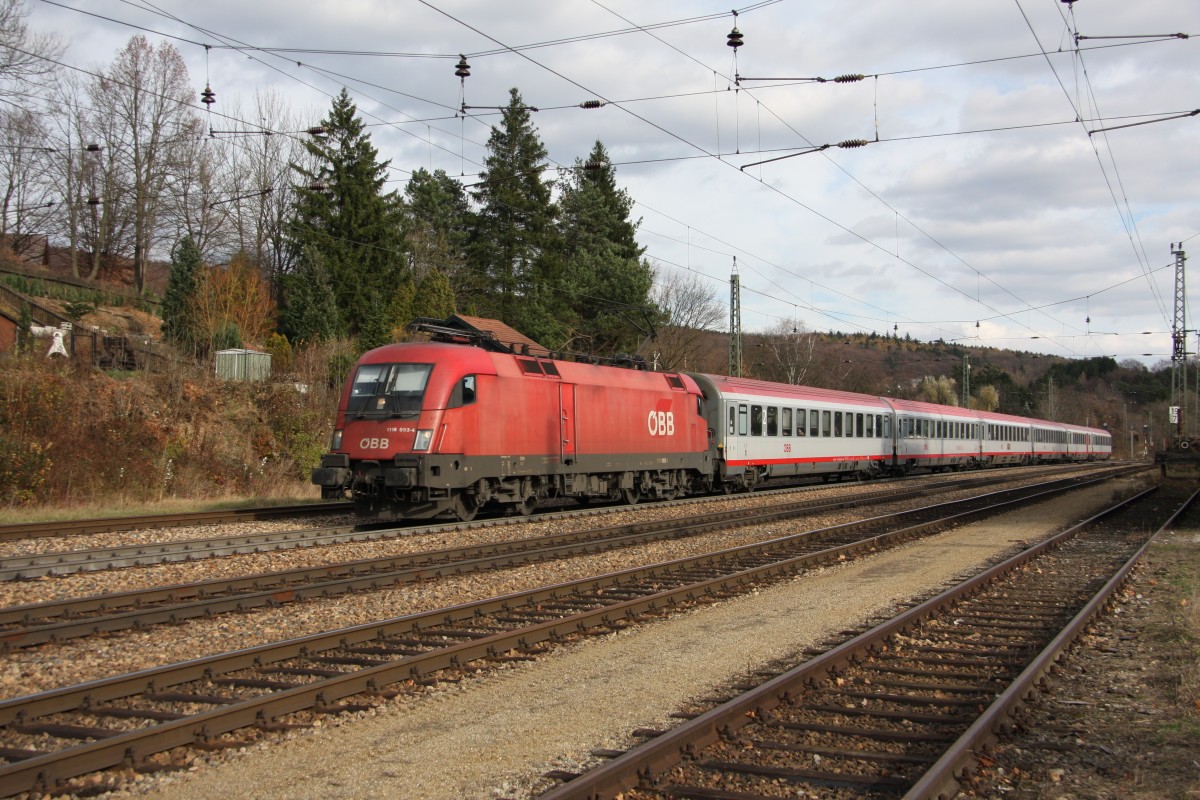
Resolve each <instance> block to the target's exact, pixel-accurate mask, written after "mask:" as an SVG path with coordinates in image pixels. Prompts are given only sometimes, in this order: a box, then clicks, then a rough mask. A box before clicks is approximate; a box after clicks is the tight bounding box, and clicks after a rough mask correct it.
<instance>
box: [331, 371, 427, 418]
mask: <svg viewBox="0 0 1200 800" xmlns="http://www.w3.org/2000/svg"><path fill="white" fill-rule="evenodd" d="M432 371H433V365H432V364H363V365H362V366H360V367H359V368H358V369H357V370H355V372H354V383H353V385H352V386H351V387H350V402H349V404H348V405H347V407H346V412H347V413H349V414H353V415H354V416H358V417H367V416H389V417H415V416H417V415H419V414H420V413H421V401H422V399H424V397H425V384H426V383H427V382H428V381H429V373H430V372H432Z"/></svg>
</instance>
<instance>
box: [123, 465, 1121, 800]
mask: <svg viewBox="0 0 1200 800" xmlns="http://www.w3.org/2000/svg"><path fill="white" fill-rule="evenodd" d="M1118 487H1121V488H1124V489H1126V490H1127V489H1128V487H1129V483H1128V482H1125V481H1122V482H1120V483H1119V484H1117V485H1116V486H1114V485H1105V486H1101V487H1097V488H1093V489H1086V490H1081V491H1078V492H1073V493H1071V494H1069V495H1067V496H1065V497H1062V498H1059V499H1056V500H1054V501H1052V502H1050V503H1044V504H1040V505H1035V506H1030V507H1029V508H1026V509H1024V510H1022V511H1020V512H1014V513H1012V514H1008V515H1006V516H1004V517H1002V518H998V519H997V520H994V521H992V522H988V523H981V524H977V525H971V526H966V527H963V528H960V529H957V530H954V531H951V532H948V533H944V534H941V535H939V536H935V537H931V538H929V539H926V540H922V541H919V542H914V543H911V544H908V545H905V546H903V547H900V548H897V549H895V550H891V551H886V552H883V553H880V554H878V555H875V556H873V557H870V558H865V559H862V560H858V561H854V562H851V563H847V564H845V565H842V566H839V567H836V568H829V569H824V570H820V571H817V572H812V573H808V574H806V575H803V576H801V577H799V578H796V579H793V580H791V581H787V582H785V583H781V584H777V585H774V586H771V587H768V588H765V589H760V590H759V591H757V592H755V593H753V594H750V595H746V596H742V597H739V598H736V599H733V600H729V601H725V602H722V603H720V604H717V605H712V606H706V607H701V608H697V609H694V610H692V611H690V612H687V613H685V614H681V615H679V616H676V617H673V618H670V619H666V620H660V621H657V622H653V623H649V624H646V625H643V626H639V627H637V628H634V629H630V630H626V631H622V632H620V633H616V634H610V635H607V636H603V637H598V638H596V639H592V640H588V641H584V642H582V643H579V644H575V645H572V646H570V647H566V648H562V649H560V650H558V651H556V652H555V653H554V654H552V655H551V656H548V657H545V658H542V659H540V660H538V661H536V662H532V663H527V664H523V665H520V666H515V667H508V668H505V669H502V670H499V671H497V672H495V673H492V674H490V675H489V676H488V677H487V678H486V679H485V680H484V679H481V680H470V681H467V682H465V683H464V684H463V685H461V686H459V687H456V688H446V689H444V690H437V691H433V692H430V693H429V694H427V695H426V696H424V697H420V698H417V699H412V698H408V699H403V700H397V701H396V702H394V703H391V704H389V705H388V706H386V707H384V708H382V709H379V710H377V711H376V712H373V713H368V714H361V715H359V716H358V717H357V718H353V719H352V718H340V719H333V720H327V721H326V722H325V723H324V726H323V727H320V728H313V729H309V730H306V731H302V732H293V733H291V734H287V735H284V736H282V737H278V738H276V739H274V740H272V741H269V742H266V743H263V744H259V745H254V746H251V747H249V748H247V749H246V750H245V751H244V752H230V753H225V754H221V755H217V756H212V757H209V760H210V761H211V762H212V763H208V764H197V765H196V767H194V772H193V773H191V774H188V773H184V774H174V775H167V776H163V777H160V778H157V779H151V778H145V779H142V780H141V782H140V783H139V784H137V785H135V786H134V787H131V788H130V789H129V790H127V791H125V792H121V793H119V794H118V795H115V796H118V797H132V796H138V797H141V796H147V797H155V798H171V799H172V800H175V799H176V798H182V799H184V800H201V799H202V798H213V800H217V799H218V798H219V799H220V800H225V798H228V797H230V796H253V797H256V798H264V799H267V800H270V799H271V798H314V800H315V799H316V798H321V800H328V799H329V798H350V797H354V798H364V797H379V798H384V797H386V798H396V797H404V798H407V799H408V800H434V799H435V798H489V799H492V798H501V797H514V798H524V797H529V796H530V795H531V792H534V791H535V789H536V790H537V791H540V790H541V789H544V788H545V787H546V786H548V784H547V783H546V782H545V781H544V779H542V778H541V777H540V776H541V774H542V773H543V772H545V771H546V770H548V769H553V768H559V769H575V768H578V767H579V766H580V765H582V764H587V763H591V761H592V760H593V759H592V757H591V756H589V755H588V752H589V751H590V750H592V749H594V748H599V747H607V748H623V747H628V746H630V745H631V744H633V743H634V741H633V739H632V738H631V737H630V732H631V731H632V730H634V729H635V728H638V727H651V728H663V727H668V726H669V725H671V724H672V720H671V718H670V714H671V712H672V711H674V710H676V709H678V708H679V707H680V706H682V705H684V704H685V703H686V702H687V701H688V700H689V699H690V698H696V697H702V696H707V695H710V694H714V693H719V691H720V689H721V687H722V686H725V685H729V684H730V683H732V682H735V681H736V680H737V679H738V677H739V676H742V675H745V674H746V673H748V672H751V671H753V670H754V669H756V668H760V667H762V666H764V665H768V664H770V663H771V662H773V661H776V660H778V659H780V658H783V657H786V656H788V655H789V654H792V653H796V652H799V651H801V650H802V649H804V648H805V647H810V646H815V645H818V644H820V643H821V642H822V641H823V640H825V639H826V638H827V637H831V636H834V635H835V634H837V633H838V632H839V631H842V630H845V629H846V628H848V627H854V626H856V625H860V624H862V623H863V622H864V621H865V620H868V619H870V618H872V617H875V616H878V615H881V614H890V613H891V612H892V611H894V610H895V609H896V608H897V607H898V606H902V605H905V604H907V603H908V602H909V601H910V600H911V598H913V597H914V596H922V595H925V594H927V593H928V592H930V591H932V590H934V589H936V588H938V587H940V586H942V585H943V584H945V583H946V582H948V581H951V580H952V579H955V578H957V577H960V576H962V575H963V574H965V573H967V572H969V571H971V570H974V569H975V568H976V567H978V566H979V565H981V564H983V563H985V562H987V561H989V560H992V559H994V558H995V557H997V556H998V555H1000V554H1002V553H1007V552H1009V551H1011V550H1013V549H1014V548H1017V547H1019V546H1021V545H1023V544H1025V543H1027V542H1029V541H1033V540H1036V539H1039V538H1042V537H1043V536H1044V535H1046V534H1047V533H1049V532H1052V531H1055V530H1059V529H1061V528H1063V527H1065V526H1066V525H1067V524H1068V523H1069V522H1072V521H1076V520H1078V519H1081V518H1083V517H1085V516H1087V514H1088V513H1089V512H1090V511H1091V510H1093V509H1095V508H1097V507H1099V506H1100V505H1101V504H1103V503H1104V502H1106V501H1108V500H1109V499H1111V497H1112V496H1113V495H1114V494H1115V493H1117V492H1119V491H1121V488H1118ZM1126 493H1127V492H1126ZM538 569H541V570H543V571H544V570H545V566H544V565H543V566H542V567H538ZM352 602H358V603H361V602H363V598H355V599H353V600H352ZM712 642H720V643H721V646H720V647H718V648H715V649H710V644H711V643H712Z"/></svg>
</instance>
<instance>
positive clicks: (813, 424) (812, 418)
mask: <svg viewBox="0 0 1200 800" xmlns="http://www.w3.org/2000/svg"><path fill="white" fill-rule="evenodd" d="M819 416H820V414H818V413H817V412H816V411H815V410H814V411H810V412H809V413H808V435H809V436H818V435H820V433H821V432H820V430H818V428H817V418H818V417H819Z"/></svg>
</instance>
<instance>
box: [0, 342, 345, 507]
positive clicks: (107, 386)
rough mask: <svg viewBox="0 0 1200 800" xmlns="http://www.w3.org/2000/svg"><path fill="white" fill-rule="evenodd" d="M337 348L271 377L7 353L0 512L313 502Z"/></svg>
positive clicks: (318, 351)
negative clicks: (107, 367)
mask: <svg viewBox="0 0 1200 800" xmlns="http://www.w3.org/2000/svg"><path fill="white" fill-rule="evenodd" d="M339 353H340V349H339V347H338V346H328V347H323V348H309V349H307V350H303V351H301V352H300V353H299V354H298V355H297V357H296V359H295V365H294V370H295V372H294V373H293V374H291V375H288V376H286V377H280V378H279V379H278V380H275V381H272V382H264V383H238V382H229V381H221V380H218V379H217V378H216V377H215V376H214V375H213V374H212V372H211V366H196V365H193V364H189V363H187V362H184V361H179V362H176V363H174V364H168V365H166V366H163V367H162V368H161V369H157V370H155V371H153V372H132V373H105V372H101V371H98V370H94V369H92V368H90V367H88V366H86V365H78V364H73V363H70V362H66V361H62V360H57V359H56V360H53V361H52V360H48V359H43V358H32V357H30V358H21V357H3V358H0V509H2V511H0V517H2V518H3V519H4V520H5V521H9V520H12V519H14V518H15V516H14V512H15V511H16V510H18V509H20V510H22V512H23V514H32V513H39V514H40V513H52V514H60V513H61V512H62V511H63V510H64V509H73V510H75V511H76V512H78V513H80V514H84V513H87V514H103V515H108V514H109V513H111V514H126V513H138V512H135V511H130V510H129V509H145V508H148V507H149V506H155V507H157V506H160V505H161V504H163V503H184V504H186V503H198V502H200V503H211V502H225V503H228V502H237V501H239V500H246V501H253V502H261V501H263V500H264V499H268V498H277V499H280V500H287V501H291V500H296V499H309V498H312V497H314V496H315V490H314V488H313V487H312V486H311V485H310V484H309V483H308V472H309V470H310V469H311V468H312V467H313V466H315V464H316V462H317V460H318V459H319V458H320V455H321V454H322V453H323V452H324V450H325V448H326V447H327V445H328V438H329V432H330V429H331V427H332V422H333V415H334V411H335V409H336V406H337V397H338V392H339V390H340V383H341V380H342V378H343V377H344V376H343V375H341V374H340V371H341V367H340V366H339V367H338V368H337V374H335V375H333V376H331V375H330V370H329V366H328V365H329V364H330V361H331V359H333V358H334V357H335V356H338V355H339ZM344 361H345V357H344V355H343V356H342V361H341V363H344ZM84 509H87V510H86V511H84Z"/></svg>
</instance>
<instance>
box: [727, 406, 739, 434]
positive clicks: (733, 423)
mask: <svg viewBox="0 0 1200 800" xmlns="http://www.w3.org/2000/svg"><path fill="white" fill-rule="evenodd" d="M735 433H737V407H736V406H730V407H729V435H730V436H733V435H734V434H735Z"/></svg>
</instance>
